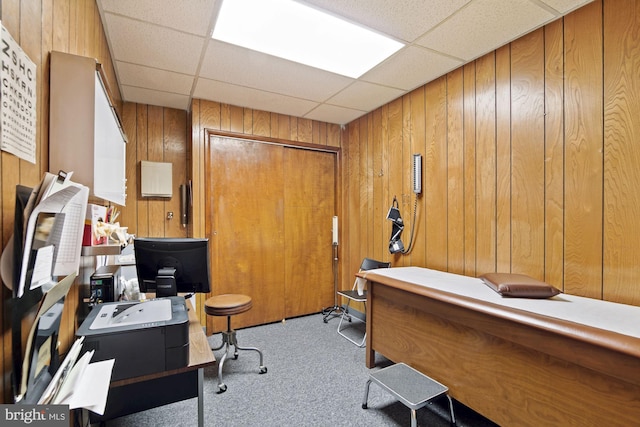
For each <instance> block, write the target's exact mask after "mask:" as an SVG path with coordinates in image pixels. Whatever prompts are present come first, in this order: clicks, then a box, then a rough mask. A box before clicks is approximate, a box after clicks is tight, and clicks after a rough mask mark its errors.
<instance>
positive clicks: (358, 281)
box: [356, 277, 367, 295]
mask: <svg viewBox="0 0 640 427" xmlns="http://www.w3.org/2000/svg"><path fill="white" fill-rule="evenodd" d="M366 284H367V280H366V279H363V278H362V277H356V289H357V290H358V295H364V285H366Z"/></svg>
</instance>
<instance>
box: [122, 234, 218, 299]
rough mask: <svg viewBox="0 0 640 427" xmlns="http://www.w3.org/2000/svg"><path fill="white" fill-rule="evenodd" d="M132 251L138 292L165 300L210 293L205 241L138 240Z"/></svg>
mask: <svg viewBox="0 0 640 427" xmlns="http://www.w3.org/2000/svg"><path fill="white" fill-rule="evenodd" d="M133 250H134V253H135V257H136V271H137V274H138V285H139V286H140V291H142V292H150V291H155V293H156V297H165V296H175V295H177V294H178V293H195V292H201V293H207V292H209V291H210V290H211V286H210V284H209V270H210V268H209V240H208V239H202V238H193V237H191V238H179V237H144V238H143V237H137V238H135V239H134V240H133Z"/></svg>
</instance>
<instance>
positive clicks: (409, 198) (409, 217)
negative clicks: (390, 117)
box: [398, 87, 436, 265]
mask: <svg viewBox="0 0 640 427" xmlns="http://www.w3.org/2000/svg"><path fill="white" fill-rule="evenodd" d="M409 96H410V101H411V125H410V135H411V139H410V151H409V155H405V156H404V158H403V166H402V170H403V173H404V174H405V175H404V176H405V179H404V180H403V182H404V184H403V189H402V190H403V191H402V198H398V200H399V201H400V212H401V213H402V219H403V220H404V224H405V226H404V231H403V232H402V241H403V243H404V245H405V248H408V247H409V245H410V244H411V242H410V240H411V229H412V227H414V228H413V230H414V236H413V239H414V242H413V244H412V246H411V252H410V253H409V256H408V259H407V261H408V262H410V263H411V265H425V263H426V262H427V244H428V242H427V237H428V236H427V233H426V226H427V215H428V210H427V209H426V205H425V204H424V203H418V205H419V207H418V208H417V209H416V216H415V221H414V216H413V204H414V199H413V198H414V197H415V195H414V194H413V191H412V190H411V189H412V179H411V176H412V169H413V160H412V156H413V154H416V153H420V154H422V161H423V162H424V161H425V153H426V146H427V145H426V144H427V141H426V138H427V117H426V110H425V108H426V107H425V87H421V88H418V89H416V90H414V91H413V92H411V93H410V94H409ZM430 125H433V123H430ZM429 185H430V186H431V185H436V183H429ZM419 199H421V200H425V197H424V196H421V197H419Z"/></svg>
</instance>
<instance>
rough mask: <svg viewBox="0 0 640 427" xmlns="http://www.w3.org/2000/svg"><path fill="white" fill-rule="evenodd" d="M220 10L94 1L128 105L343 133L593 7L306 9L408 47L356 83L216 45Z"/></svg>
mask: <svg viewBox="0 0 640 427" xmlns="http://www.w3.org/2000/svg"><path fill="white" fill-rule="evenodd" d="M221 1H222V0H180V1H175V0H130V1H122V0H97V4H98V8H99V11H100V16H101V18H102V22H103V25H104V28H105V32H106V35H107V41H108V44H109V48H110V51H111V55H112V59H113V62H114V67H115V71H116V76H117V79H118V84H119V87H120V92H121V94H122V98H123V100H124V101H127V102H137V103H142V104H150V105H158V106H162V107H170V108H177V109H181V110H189V108H190V105H191V99H193V98H198V99H206V100H210V101H217V102H221V103H226V104H232V105H237V106H241V107H249V108H252V109H257V110H265V111H270V112H275V113H281V114H287V115H292V116H297V117H303V118H308V119H312V120H320V121H324V122H329V123H336V124H341V125H343V124H346V123H349V122H351V121H352V120H354V119H356V118H358V117H360V116H362V115H364V114H366V113H368V112H370V111H372V110H375V109H376V108H378V107H379V106H381V105H384V104H386V103H388V102H390V101H392V100H394V99H396V98H398V97H400V96H402V95H404V94H405V93H407V92H409V91H411V90H413V89H415V88H417V87H419V86H422V85H424V84H425V83H427V82H429V81H431V80H434V79H436V78H438V77H440V76H442V75H444V74H446V73H447V72H449V71H451V70H454V69H456V68H458V67H460V66H461V65H463V64H465V63H467V62H469V61H472V60H474V59H476V58H478V57H480V56H482V55H484V54H485V53H487V52H490V51H492V50H494V49H496V48H498V47H500V46H502V45H504V44H506V43H508V42H510V41H512V40H515V39H517V38H518V37H520V36H522V35H524V34H526V33H528V32H530V31H532V30H534V29H536V28H538V27H540V26H542V25H544V24H546V23H549V22H551V21H553V20H556V19H558V18H559V17H561V16H563V15H565V14H567V13H569V12H571V11H572V10H574V9H576V8H578V7H580V6H582V5H584V4H586V3H589V2H590V1H591V0H304V1H301V2H302V3H306V4H308V5H310V6H313V7H317V8H319V9H322V10H325V11H327V12H329V13H332V14H335V15H339V16H342V17H344V18H346V19H348V20H350V21H353V22H356V23H360V24H361V25H363V26H365V27H368V28H371V29H373V30H376V31H378V32H381V33H384V34H386V35H389V36H391V37H392V38H395V39H397V40H399V41H401V42H403V43H405V44H406V46H405V47H404V48H403V49H401V50H400V51H398V52H397V53H396V54H395V55H393V56H391V57H390V58H388V59H387V60H385V61H383V62H382V63H380V64H379V65H377V66H376V67H375V68H373V69H372V70H370V71H368V72H367V73H365V74H364V75H362V76H361V77H360V78H358V79H352V78H348V77H344V76H341V75H338V74H333V73H330V72H326V71H321V70H319V69H315V68H312V67H308V66H305V65H301V64H297V63H294V62H291V61H287V60H284V59H279V58H276V57H273V56H269V55H266V54H262V53H259V52H256V51H251V50H248V49H245V48H241V47H237V46H233V45H230V44H227V43H223V42H219V41H216V40H213V39H212V38H211V37H210V35H211V33H212V31H213V27H214V25H215V21H216V16H217V13H218V10H219V9H220V4H221ZM226 1H233V0H226ZM265 1H266V0H265Z"/></svg>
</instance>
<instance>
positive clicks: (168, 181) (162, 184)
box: [140, 160, 173, 197]
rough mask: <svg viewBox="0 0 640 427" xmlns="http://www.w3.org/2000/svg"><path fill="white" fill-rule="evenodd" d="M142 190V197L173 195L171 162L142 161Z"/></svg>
mask: <svg viewBox="0 0 640 427" xmlns="http://www.w3.org/2000/svg"><path fill="white" fill-rule="evenodd" d="M140 181H141V183H140V191H141V193H142V197H171V196H173V180H172V165H171V163H161V162H149V161H146V160H142V161H141V162H140Z"/></svg>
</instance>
